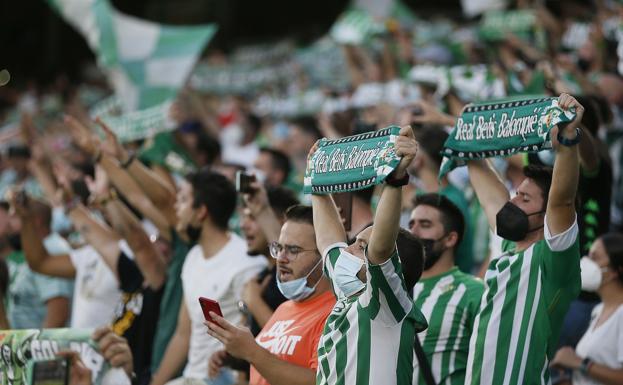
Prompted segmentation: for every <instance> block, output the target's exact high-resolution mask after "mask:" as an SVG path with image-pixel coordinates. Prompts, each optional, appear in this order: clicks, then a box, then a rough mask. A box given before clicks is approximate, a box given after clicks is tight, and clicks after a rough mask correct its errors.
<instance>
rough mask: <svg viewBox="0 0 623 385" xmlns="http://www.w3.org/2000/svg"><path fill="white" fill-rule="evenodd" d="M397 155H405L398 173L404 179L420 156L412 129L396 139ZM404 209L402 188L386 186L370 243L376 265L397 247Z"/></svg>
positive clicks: (395, 173) (405, 130)
mask: <svg viewBox="0 0 623 385" xmlns="http://www.w3.org/2000/svg"><path fill="white" fill-rule="evenodd" d="M396 154H397V155H398V156H402V159H401V160H400V164H398V167H396V170H394V177H395V178H397V179H400V178H403V177H404V176H405V175H407V167H408V166H409V165H410V164H411V161H413V158H414V157H415V155H416V154H417V142H416V141H415V138H414V135H413V130H412V129H411V127H409V126H407V127H403V128H401V129H400V133H399V136H398V138H396ZM401 206H402V187H393V186H390V185H386V186H385V187H384V188H383V192H382V193H381V198H380V200H379V205H378V207H377V209H376V214H375V216H374V226H372V234H371V235H370V241H369V242H368V259H369V260H370V262H372V263H373V264H375V265H380V264H382V263H384V262H386V261H387V260H388V259H389V258H390V257H391V256H392V254H393V252H394V250H395V248H396V238H398V230H400V209H401Z"/></svg>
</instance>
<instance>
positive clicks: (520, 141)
mask: <svg viewBox="0 0 623 385" xmlns="http://www.w3.org/2000/svg"><path fill="white" fill-rule="evenodd" d="M574 118H575V110H574V109H570V110H566V111H563V110H562V109H561V108H560V107H558V98H551V97H545V98H536V99H523V100H512V101H498V102H483V103H477V104H470V105H468V106H467V107H466V108H465V109H464V110H463V113H462V114H461V116H460V117H459V118H458V119H457V121H456V125H455V126H454V129H453V130H452V132H451V133H450V136H449V137H448V139H447V140H446V143H445V144H444V149H443V153H442V155H443V156H444V159H443V162H442V163H441V168H440V170H439V178H442V177H443V176H444V175H446V174H447V173H448V172H450V171H451V170H452V169H454V168H455V167H457V166H461V165H464V164H465V161H466V160H470V159H482V158H492V157H506V156H510V155H513V154H516V153H518V152H538V151H541V150H544V149H550V148H551V147H552V144H551V138H550V130H551V129H552V127H554V126H555V125H557V124H560V123H563V124H564V123H568V122H571V121H572V120H573V119H574Z"/></svg>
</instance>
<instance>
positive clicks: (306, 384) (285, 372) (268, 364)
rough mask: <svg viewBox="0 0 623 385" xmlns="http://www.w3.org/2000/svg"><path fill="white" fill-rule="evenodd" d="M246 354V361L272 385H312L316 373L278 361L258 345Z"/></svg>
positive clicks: (314, 381)
mask: <svg viewBox="0 0 623 385" xmlns="http://www.w3.org/2000/svg"><path fill="white" fill-rule="evenodd" d="M255 346H256V348H254V349H252V350H251V351H250V352H249V354H248V357H247V358H248V361H249V363H250V364H251V365H253V367H255V369H256V370H257V371H258V372H260V374H261V375H262V377H264V378H265V379H266V381H268V382H269V383H270V384H272V385H314V384H315V383H316V371H315V370H312V369H310V368H305V367H302V366H298V365H296V364H292V363H290V362H287V361H283V360H280V359H279V358H277V357H276V356H275V355H274V354H272V353H270V352H269V351H268V350H266V349H264V348H262V347H261V346H259V345H257V344H256V345H255Z"/></svg>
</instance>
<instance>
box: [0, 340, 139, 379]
mask: <svg viewBox="0 0 623 385" xmlns="http://www.w3.org/2000/svg"><path fill="white" fill-rule="evenodd" d="M91 332H92V331H91V330H85V329H40V330H39V329H23V330H0V363H1V365H0V385H30V383H31V380H32V379H31V378H30V376H31V373H32V365H33V363H34V362H37V361H48V360H54V359H56V358H58V357H57V356H56V354H57V353H58V352H61V351H75V352H78V353H79V354H80V358H81V360H82V362H83V363H84V365H85V366H86V367H87V368H88V369H90V370H91V374H92V378H91V380H92V383H93V384H94V385H106V384H110V385H112V384H119V383H124V382H123V380H124V379H125V380H126V381H127V376H125V374H123V373H119V370H118V369H114V370H109V369H110V365H109V364H108V363H107V361H106V360H105V359H104V357H103V356H102V354H101V353H100V351H99V348H98V346H97V345H96V344H95V342H93V340H91V337H90V336H91ZM120 375H121V377H119V376H120ZM124 377H125V378H124Z"/></svg>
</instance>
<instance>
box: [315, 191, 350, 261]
mask: <svg viewBox="0 0 623 385" xmlns="http://www.w3.org/2000/svg"><path fill="white" fill-rule="evenodd" d="M312 208H313V211H314V226H315V227H316V228H317V229H322V231H316V246H317V247H318V250H320V252H324V251H325V250H326V249H327V247H329V246H331V245H333V244H335V243H338V242H346V240H347V237H346V231H345V230H344V225H343V224H342V221H341V220H340V214H339V212H338V210H337V207H336V206H335V202H333V198H332V197H331V196H330V195H312Z"/></svg>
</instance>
